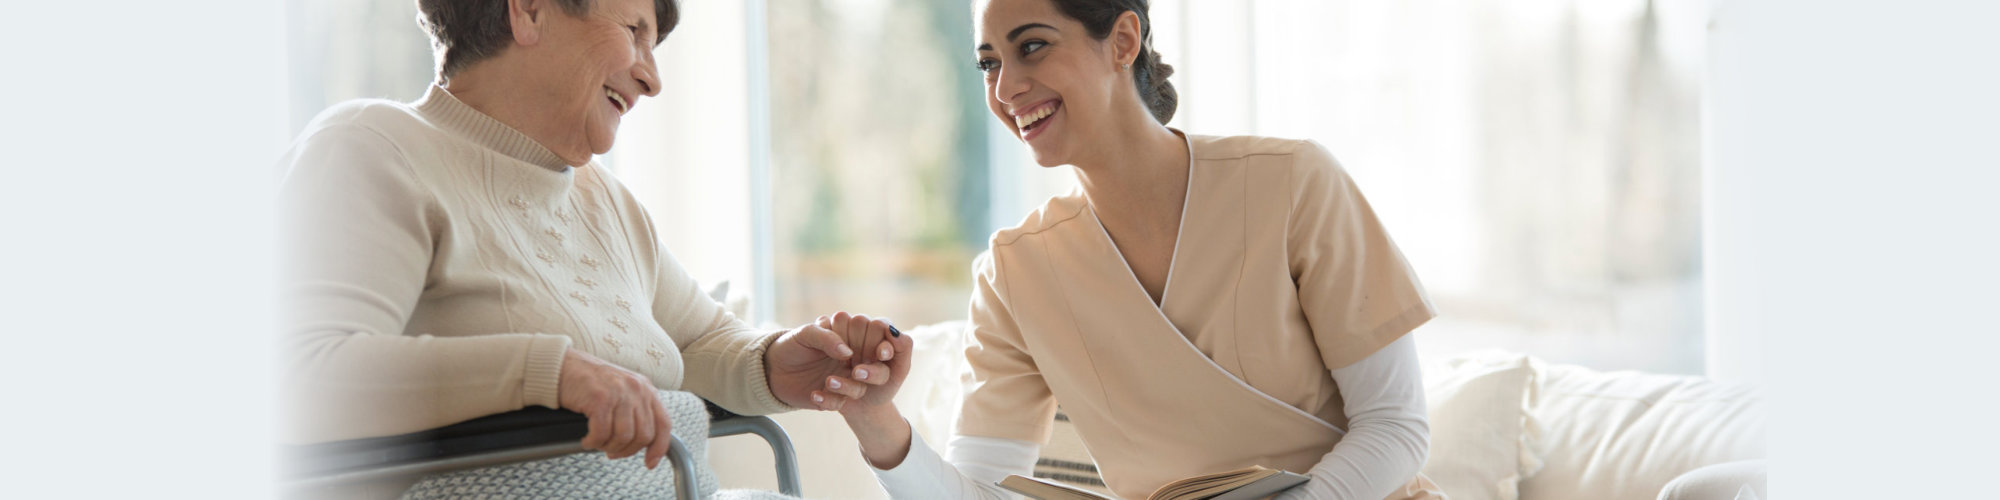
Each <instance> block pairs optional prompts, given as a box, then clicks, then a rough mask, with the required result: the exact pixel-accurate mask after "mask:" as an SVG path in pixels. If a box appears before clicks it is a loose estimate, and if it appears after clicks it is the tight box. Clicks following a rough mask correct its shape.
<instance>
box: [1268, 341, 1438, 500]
mask: <svg viewBox="0 0 2000 500" xmlns="http://www.w3.org/2000/svg"><path fill="white" fill-rule="evenodd" d="M1417 364H1418V363H1417V347H1416V344H1415V341H1414V340H1412V339H1411V336H1410V335H1404V336H1403V338H1400V339H1396V341H1395V342H1391V343H1389V345H1388V346H1385V347H1383V348H1382V350H1380V351H1376V352H1375V354H1371V355H1369V356H1368V357H1367V358H1363V359H1362V360H1361V361H1359V362H1356V363H1354V364H1352V365H1348V366H1347V367H1344V368H1341V369H1338V370H1333V372H1332V373H1333V382H1334V384H1335V385H1337V386H1339V387H1340V396H1341V398H1342V399H1343V400H1344V402H1345V406H1343V410H1344V411H1346V412H1347V420H1348V429H1347V435H1346V436H1345V437H1342V438H1341V439H1340V443H1339V444H1336V445H1334V446H1333V451H1331V452H1328V453H1327V454H1326V456H1325V457H1324V458H1321V459H1320V462H1319V464H1318V465H1314V466H1313V468H1312V473H1311V477H1312V479H1311V480H1310V481H1307V482H1306V484H1303V485H1300V486H1299V487H1297V488H1293V489H1291V490H1288V491H1286V492H1285V494H1284V495H1281V496H1279V497H1278V498H1280V499H1283V500H1304V499H1376V498H1382V497H1386V496H1388V495H1389V493H1391V492H1394V491H1396V489H1397V488H1400V487H1402V486H1403V485H1404V484H1406V483H1408V482H1409V481H1410V478H1412V477H1416V475H1417V472H1418V471H1419V470H1420V469H1422V468H1423V466H1424V459H1425V458H1426V457H1427V456H1428V455H1429V453H1430V439H1431V438H1430V423H1429V421H1428V420H1427V419H1426V417H1425V409H1424V375H1423V371H1422V370H1421V369H1420V368H1419V367H1418V366H1417Z"/></svg>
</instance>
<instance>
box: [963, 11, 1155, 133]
mask: <svg viewBox="0 0 2000 500" xmlns="http://www.w3.org/2000/svg"><path fill="white" fill-rule="evenodd" d="M976 22H977V29H978V30H979V35H978V40H977V48H976V49H975V53H976V54H977V56H976V57H977V58H978V59H977V61H978V67H979V70H980V71H982V72H984V73H985V74H986V107H987V108H988V109H990V110H992V111H993V116H994V117H997V118H999V119H1000V122H1001V123H1004V124H1006V125H1007V127H1008V129H1009V130H1012V131H1013V132H1014V136H1015V137H1017V138H1019V139H1021V141H1022V142H1024V143H1027V145H1028V149H1029V150H1030V151H1032V152H1033V153H1034V156H1035V162H1036V163H1039V164H1041V165H1042V166H1045V167H1051V166H1056V165H1064V164H1068V163H1071V162H1072V161H1073V160H1074V159H1075V157H1076V156H1077V154H1078V153H1079V152H1081V151H1082V150H1083V149H1084V148H1087V147H1088V145H1090V144H1093V143H1094V142H1093V141H1092V140H1090V139H1089V138H1088V137H1087V136H1091V135H1094V134H1093V131H1097V130H1104V129H1106V128H1107V127H1108V126H1109V121H1110V118H1111V116H1112V113H1111V111H1110V107H1111V103H1112V100H1111V92H1112V90H1113V89H1115V88H1117V84H1118V77H1117V75H1118V72H1117V71H1116V68H1117V64H1116V63H1114V62H1112V61H1113V58H1112V55H1111V53H1110V50H1109V49H1108V48H1107V44H1106V43H1105V42H1104V41H1101V40H1096V39H1093V38H1091V36H1090V33H1089V32H1088V31H1086V30H1085V28H1084V26H1083V23H1081V22H1078V21H1077V20H1075V19H1071V18H1069V17H1068V16H1065V15H1063V14H1062V11H1059V10H1057V9H1056V7H1055V5H1054V4H1052V3H1050V1H1049V0H992V1H989V2H986V4H985V6H984V8H983V9H980V15H979V19H978V21H976ZM1125 86H1126V87H1130V86H1131V84H1130V83H1129V82H1128V83H1126V84H1125Z"/></svg>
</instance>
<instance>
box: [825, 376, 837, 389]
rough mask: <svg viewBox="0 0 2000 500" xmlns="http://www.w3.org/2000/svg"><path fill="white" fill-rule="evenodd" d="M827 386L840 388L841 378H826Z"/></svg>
mask: <svg viewBox="0 0 2000 500" xmlns="http://www.w3.org/2000/svg"><path fill="white" fill-rule="evenodd" d="M826 386H827V387H832V388H835V389H839V388H840V379H837V378H829V379H826Z"/></svg>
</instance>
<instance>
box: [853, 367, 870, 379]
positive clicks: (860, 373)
mask: <svg viewBox="0 0 2000 500" xmlns="http://www.w3.org/2000/svg"><path fill="white" fill-rule="evenodd" d="M854 378H868V369H866V368H855V369H854Z"/></svg>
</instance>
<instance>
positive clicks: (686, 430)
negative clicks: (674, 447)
mask: <svg viewBox="0 0 2000 500" xmlns="http://www.w3.org/2000/svg"><path fill="white" fill-rule="evenodd" d="M660 402H661V403H663V404H665V405H666V407H667V412H668V413H669V414H670V417H669V418H671V419H672V420H673V423H674V430H673V433H674V437H678V438H680V440H681V443H682V444H683V445H686V446H687V452H688V454H689V455H690V457H691V458H692V459H693V460H694V471H695V492H696V494H697V495H699V496H700V497H701V498H786V497H784V496H782V495H778V494H776V493H769V492H743V491H728V492H724V493H723V494H722V495H717V492H716V489H717V482H716V480H715V471H714V470H713V469H710V468H709V465H708V424H709V423H708V411H707V410H706V409H705V407H704V406H703V405H702V401H701V398H698V397H695V395H694V394H692V393H687V392H680V391H660ZM403 498H404V499H405V500H430V499H447V498H451V499H456V498H510V499H511V498H524V499H526V498H562V499H596V498H620V499H623V498H658V499H671V498H674V472H673V469H672V468H670V467H668V466H667V465H666V464H664V463H662V464H661V465H660V467H659V468H658V469H654V470H647V469H646V463H645V460H644V458H642V457H640V456H632V457H626V458H623V459H619V460H607V459H605V458H604V453H602V452H595V451H593V452H588V453H578V454H575V455H565V456H560V457H556V458H550V459H546V460H538V461H533V462H522V463H517V464H509V465H500V466H494V467H486V468H480V469H472V470H464V471H458V472H452V473H447V474H437V475H432V476H428V477H425V478H423V479H422V480H420V481H418V482H417V484H416V485H414V486H411V487H410V489H409V490H407V491H405V492H404V493H403Z"/></svg>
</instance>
